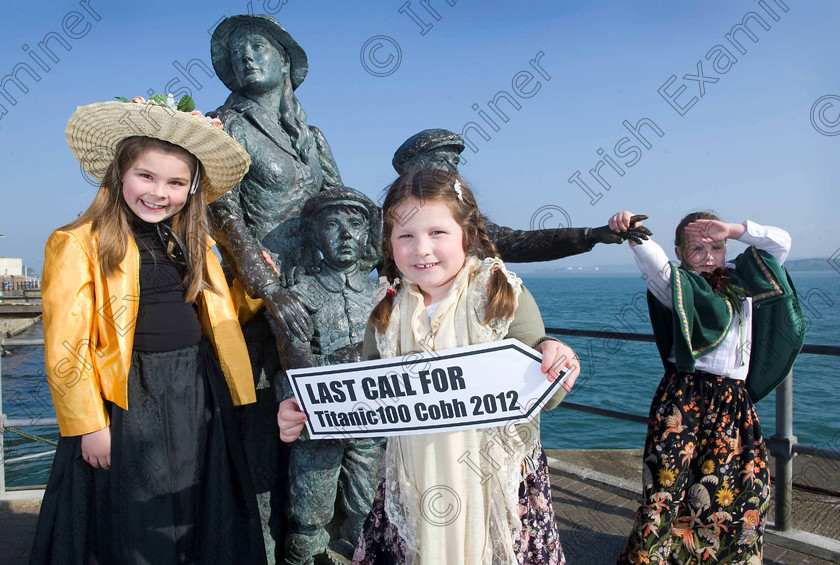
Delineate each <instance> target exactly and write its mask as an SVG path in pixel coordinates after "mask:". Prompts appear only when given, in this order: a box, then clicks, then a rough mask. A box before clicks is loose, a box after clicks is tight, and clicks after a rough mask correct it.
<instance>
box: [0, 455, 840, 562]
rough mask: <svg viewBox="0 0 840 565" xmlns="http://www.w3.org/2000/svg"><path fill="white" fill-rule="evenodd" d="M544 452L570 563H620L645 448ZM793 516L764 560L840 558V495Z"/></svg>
mask: <svg viewBox="0 0 840 565" xmlns="http://www.w3.org/2000/svg"><path fill="white" fill-rule="evenodd" d="M546 453H547V454H548V457H549V465H550V467H551V487H552V493H553V499H554V510H555V512H556V514H557V522H558V524H559V526H560V539H561V541H562V543H563V547H564V549H565V553H566V561H567V562H568V564H569V565H609V564H612V563H615V560H616V558H617V557H618V555H619V554H620V553H621V551H622V549H623V548H624V543H625V541H626V540H627V535H628V534H629V532H630V527H631V526H632V524H633V514H634V512H635V510H636V507H637V505H638V503H639V495H638V493H640V492H641V461H642V457H641V450H626V449H603V450H580V451H571V450H562V451H561V450H547V451H546ZM794 463H795V464H794V482H795V483H801V484H802V485H803V486H804V487H806V488H807V487H812V486H817V487H818V488H819V489H822V490H824V491H835V492H840V462H837V461H831V460H829V459H823V458H817V457H809V456H804V455H802V456H798V457H797V458H796V459H795V460H794ZM772 468H773V467H772V462H771V469H772ZM817 483H818V484H817ZM42 494H43V491H11V492H9V493H7V495H6V496H5V498H0V548H3V549H2V551H0V565H3V564H9V565H12V564H14V565H17V564H20V563H26V562H27V560H28V557H29V549H30V544H31V541H32V536H33V534H34V531H35V523H36V521H37V517H38V511H39V509H40V497H41V495H42ZM772 519H773V508H772V507H771V508H770V514H769V520H771V521H772ZM792 520H793V525H794V527H795V528H797V531H795V532H793V533H788V534H780V533H776V532H774V531H773V530H772V528H768V532H767V534H766V536H765V546H764V547H765V549H764V563H765V564H766V565H780V564H785V565H788V564H789V565H830V564H832V563H840V497H838V496H833V495H830V494H825V493H824V492H809V490H803V489H801V488H800V489H797V488H794V510H793V516H792Z"/></svg>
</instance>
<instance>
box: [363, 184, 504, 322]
mask: <svg viewBox="0 0 840 565" xmlns="http://www.w3.org/2000/svg"><path fill="white" fill-rule="evenodd" d="M455 181H458V182H459V183H460V184H461V197H460V198H459V197H458V193H456V192H455V189H454V186H455ZM409 200H414V201H416V202H417V203H418V205H420V206H422V205H423V203H424V202H426V201H430V200H431V201H434V202H441V203H443V204H446V206H447V207H449V209H450V210H451V211H452V217H453V218H454V219H455V221H456V222H458V224H459V225H460V226H461V229H462V230H463V231H464V241H463V245H464V252H465V253H466V254H467V255H468V256H469V255H475V256H476V257H478V258H479V259H484V258H485V257H498V256H499V253H498V251H497V250H496V246H495V245H493V242H492V241H490V238H488V237H487V233H486V232H485V231H484V216H482V215H481V212H480V211H479V210H478V204H476V201H475V196H473V193H472V190H470V187H469V186H467V183H466V182H465V181H464V179H462V178H461V177H460V176H458V174H457V173H456V172H453V171H444V170H439V169H414V170H410V171H407V172H405V173H403V174H402V175H400V176H399V178H397V180H395V181H394V182H393V183H392V184H391V186H390V187H389V188H388V193H387V194H386V196H385V201H384V202H383V204H382V219H383V228H384V229H383V240H384V242H385V245H384V252H383V258H382V263H383V266H382V269H381V271H380V273H379V274H380V275H381V276H385V277H387V278H388V281H389V282H391V283H393V281H394V279H396V278H397V277H399V276H400V273H399V271H398V270H397V264H396V263H395V262H394V254H393V249H392V247H391V232H392V231H393V228H394V224H395V223H398V222H401V221H407V220H408V219H409V218H401V217H400V216H399V214H398V212H397V210H398V209H399V207H400V205H401V204H403V203H405V202H407V201H409ZM487 295H488V296H489V299H488V301H487V307H486V309H485V314H484V322H485V323H489V322H491V321H493V320H497V319H499V318H510V317H512V316H513V312H514V310H515V308H516V296H515V294H514V292H513V288H512V287H511V286H510V283H508V280H507V278H506V277H505V275H504V273H503V272H502V271H501V270H496V271H494V272H493V274H492V276H491V277H490V288H489V289H488V290H487ZM393 309H394V296H393V295H392V294H386V295H385V298H383V299H382V301H380V302H379V304H377V305H376V307H375V308H374V309H373V312H372V313H371V315H370V321H371V323H372V324H373V325H374V327H375V328H376V329H377V331H379V332H384V331H385V329H386V328H387V327H388V324H389V323H390V321H391V312H392V311H393Z"/></svg>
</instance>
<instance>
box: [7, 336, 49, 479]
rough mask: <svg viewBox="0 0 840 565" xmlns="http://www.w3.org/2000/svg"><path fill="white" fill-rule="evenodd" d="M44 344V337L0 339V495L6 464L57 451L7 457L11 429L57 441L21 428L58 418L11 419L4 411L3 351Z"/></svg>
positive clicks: (47, 442)
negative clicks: (7, 437)
mask: <svg viewBox="0 0 840 565" xmlns="http://www.w3.org/2000/svg"><path fill="white" fill-rule="evenodd" d="M38 345H44V340H43V339H13V338H12V339H0V495H2V494H5V492H6V464H8V463H18V462H20V461H27V460H29V459H36V458H38V457H45V456H47V455H52V454H53V453H55V449H48V450H46V451H40V452H38V453H32V454H29V455H23V456H20V457H12V458H11V459H6V446H5V435H6V431H9V432H11V433H13V434H16V435H19V436H21V437H25V438H27V439H31V440H34V441H40V442H41V443H45V444H47V445H53V446H55V445H56V443H55V442H54V441H51V440H48V439H46V438H42V437H38V436H35V435H32V434H29V433H26V432H24V431H23V430H21V429H19V428H27V427H34V426H57V425H58V420H57V419H56V418H39V419H37V420H25V419H9V418H6V413H5V412H3V386H2V383H3V364H2V363H3V356H2V351H3V347H4V346H15V347H17V346H23V347H31V346H38Z"/></svg>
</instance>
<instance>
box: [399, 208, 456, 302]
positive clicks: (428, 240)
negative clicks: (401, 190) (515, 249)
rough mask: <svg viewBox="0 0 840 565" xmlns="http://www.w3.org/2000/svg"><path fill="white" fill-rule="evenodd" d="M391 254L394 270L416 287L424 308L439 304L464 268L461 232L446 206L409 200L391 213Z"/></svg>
mask: <svg viewBox="0 0 840 565" xmlns="http://www.w3.org/2000/svg"><path fill="white" fill-rule="evenodd" d="M391 221H393V223H394V225H393V228H392V229H391V238H390V244H391V251H392V254H393V256H394V262H395V263H396V265H397V269H399V271H400V272H401V273H402V274H403V275H404V276H405V277H407V278H408V279H410V280H411V281H412V282H414V283H416V284H417V286H419V287H420V291H421V292H422V294H423V299H424V303H425V304H426V305H427V306H428V305H429V304H433V303H435V302H439V301H440V300H443V298H444V297H445V296H446V294H447V293H448V292H449V289H450V288H451V287H452V282H453V281H454V280H455V277H456V276H457V275H458V272H459V271H460V270H461V267H463V266H464V261H465V259H466V253H465V252H464V230H463V229H461V226H460V225H459V224H458V222H456V221H455V218H454V217H453V216H452V211H451V210H450V209H449V206H447V205H446V204H444V203H443V202H436V201H433V200H426V201H423V202H421V201H419V200H415V199H409V200H407V201H405V202H404V203H402V204H401V205H399V206H397V207H396V209H394V210H393V217H392V220H391Z"/></svg>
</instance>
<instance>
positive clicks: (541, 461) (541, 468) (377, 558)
mask: <svg viewBox="0 0 840 565" xmlns="http://www.w3.org/2000/svg"><path fill="white" fill-rule="evenodd" d="M519 514H520V520H521V521H522V531H521V532H520V535H519V539H518V540H516V541H515V542H514V551H515V553H516V560H517V564H518V565H526V564H528V565H536V564H539V565H564V564H565V563H566V559H565V557H564V556H563V547H562V546H561V545H560V534H559V531H558V529H557V522H556V520H555V518H554V509H553V508H552V506H551V485H550V484H549V482H548V461H547V460H546V457H545V452H544V451H543V450H542V449H540V450H539V457H538V458H537V461H536V468H535V470H534V472H533V473H530V474H528V476H527V477H526V478H525V480H524V481H522V482H521V483H519ZM353 563H354V565H398V564H402V563H405V544H404V543H403V540H402V538H400V534H399V532H397V530H396V527H395V526H393V525H392V524H391V523H390V522H389V521H388V516H386V515H385V480H384V479H383V480H382V482H380V483H379V489H378V490H377V491H376V497H375V498H374V501H373V508H372V509H371V511H370V514H368V517H367V520H365V525H364V527H363V528H362V533H361V535H360V536H359V543H358V546H357V549H356V553H355V555H354V556H353Z"/></svg>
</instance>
